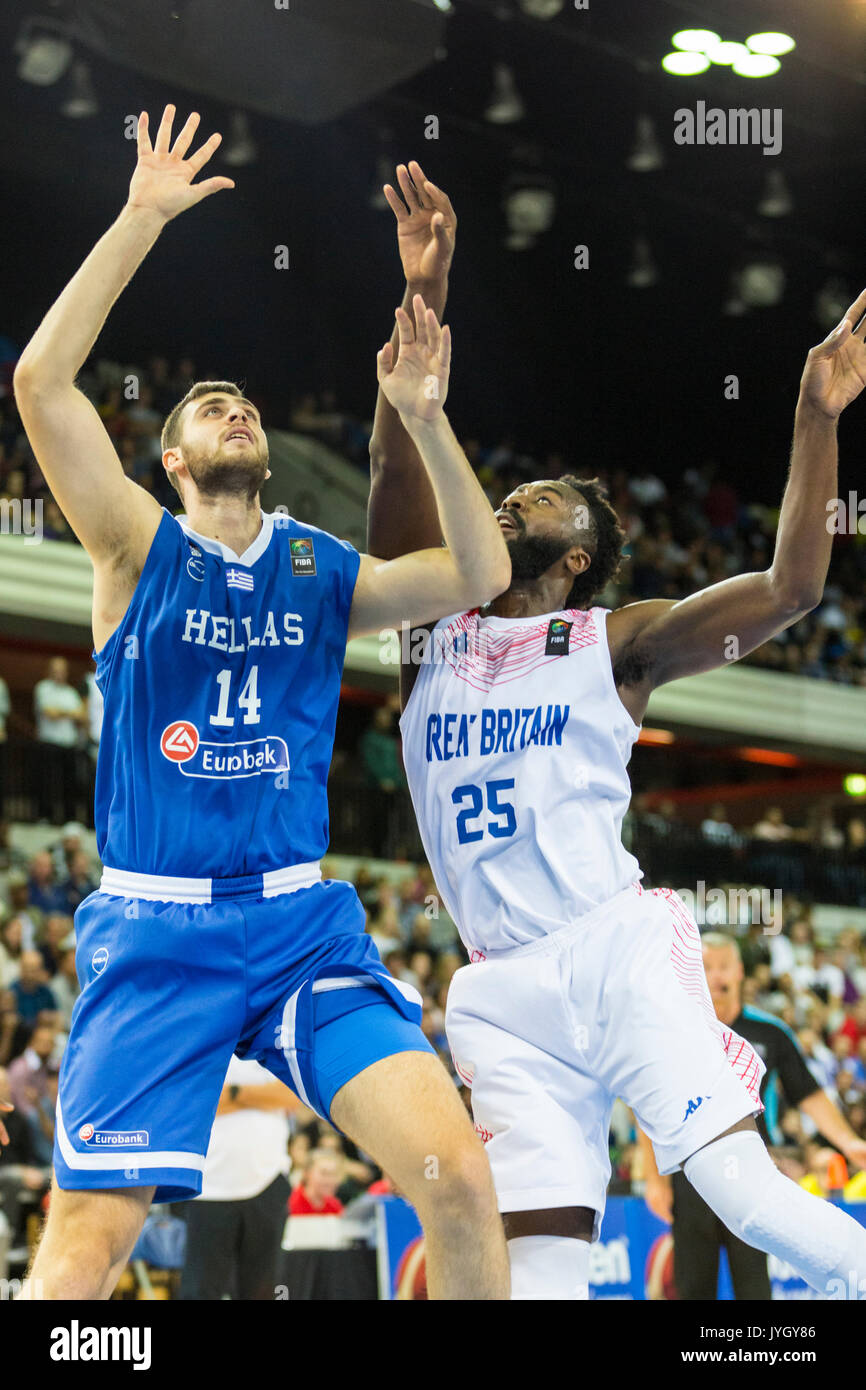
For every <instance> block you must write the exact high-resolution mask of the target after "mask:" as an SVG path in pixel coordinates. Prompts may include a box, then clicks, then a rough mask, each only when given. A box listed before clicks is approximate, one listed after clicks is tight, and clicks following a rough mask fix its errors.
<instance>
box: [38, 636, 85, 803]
mask: <svg viewBox="0 0 866 1390" xmlns="http://www.w3.org/2000/svg"><path fill="white" fill-rule="evenodd" d="M33 706H34V712H35V715H36V739H37V742H38V743H39V744H40V745H41V750H42V758H41V766H40V767H39V768H38V777H39V780H38V789H37V792H38V802H39V815H40V819H42V820H50V819H51V818H52V815H53V814H54V813H55V807H56V804H57V801H58V800H59V801H60V803H61V804H62V807H63V813H62V818H63V819H64V820H72V818H73V817H74V815H75V812H76V810H77V802H78V771H77V747H78V743H79V736H80V734H81V732H82V730H84V729H85V728H86V726H87V711H86V709H85V707H84V701H83V700H82V698H81V696H80V695H79V693H78V691H77V690H76V689H75V687H74V686H72V685H70V683H69V666H68V663H67V661H66V659H65V657H62V656H55V657H52V659H51V661H50V662H49V663H48V674H47V676H46V677H45V679H44V680H41V681H37V683H36V686H35V688H34V691H33Z"/></svg>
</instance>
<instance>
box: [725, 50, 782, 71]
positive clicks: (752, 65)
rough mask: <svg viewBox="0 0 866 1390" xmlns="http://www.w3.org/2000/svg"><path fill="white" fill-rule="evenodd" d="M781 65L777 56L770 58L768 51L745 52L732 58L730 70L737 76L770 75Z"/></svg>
mask: <svg viewBox="0 0 866 1390" xmlns="http://www.w3.org/2000/svg"><path fill="white" fill-rule="evenodd" d="M781 66H782V64H781V63H780V62H779V60H778V58H772V57H771V56H770V55H769V53H746V54H745V55H744V56H743V57H742V58H736V59H735V60H734V62H733V63H732V64H731V72H735V73H736V74H737V75H738V77H772V76H773V73H774V72H778V71H779V68H780V67H781Z"/></svg>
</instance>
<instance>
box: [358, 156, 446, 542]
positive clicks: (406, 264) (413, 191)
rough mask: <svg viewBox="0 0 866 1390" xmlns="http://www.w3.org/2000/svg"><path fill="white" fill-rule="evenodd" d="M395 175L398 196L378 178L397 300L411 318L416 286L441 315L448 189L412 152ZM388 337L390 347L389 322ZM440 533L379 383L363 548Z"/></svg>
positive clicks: (429, 494)
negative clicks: (387, 212)
mask: <svg viewBox="0 0 866 1390" xmlns="http://www.w3.org/2000/svg"><path fill="white" fill-rule="evenodd" d="M397 182H398V183H399V185H400V189H401V190H402V193H403V198H405V203H404V201H403V199H402V198H401V197H400V195H399V193H397V192H396V190H395V189H394V188H392V186H391V185H390V184H386V185H385V196H386V198H387V199H388V202H389V203H390V205H391V207H392V209H393V211H394V216H395V217H396V219H397V247H398V250H399V252H400V260H401V262H402V265H403V273H404V275H405V277H406V293H405V295H404V297H403V304H402V308H403V310H404V312H405V313H406V314H408V316H409V318H410V319H413V310H412V302H413V299H414V296H415V295H416V294H420V295H421V297H422V298H423V300H424V302H425V304H426V305H427V307H428V308H429V309H432V310H433V312H434V313H435V315H436V317H437V318H438V320H439V322H440V323H441V322H442V317H443V314H444V311H445V301H446V298H447V294H448V271H449V267H450V265H451V258H452V256H453V254H454V236H455V232H456V229H457V218H456V217H455V215H454V209H453V208H452V206H451V203H450V201H449V199H448V197H447V195H446V194H444V193H443V192H442V191H441V189H439V188H437V187H436V185H435V184H433V183H431V182H430V180H429V179H428V178H426V176H425V174H424V171H423V169H422V168H421V166H420V164H418V163H417V162H416V161H415V160H413V161H412V162H411V163H410V164H409V166H408V168H407V167H406V165H405V164H401V165H399V166H398V168H397ZM413 322H414V319H413ZM391 343H392V347H393V350H394V351H395V353H396V350H397V346H398V337H397V328H396V326H395V329H394V337H393V338H392V339H391ZM441 540H442V529H441V526H440V521H439V512H438V508H437V506H436V496H435V493H434V491H433V487H432V484H431V482H430V479H429V477H428V475H427V470H426V469H425V467H424V464H423V463H422V461H421V456H420V454H419V453H418V450H417V448H416V446H415V443H414V441H413V440H412V438H411V436H410V435H409V434H408V433H407V431H406V430H405V429H404V427H403V425H402V423H401V421H400V416H399V414H398V412H397V411H396V410H395V409H394V407H393V406H392V405H391V402H390V401H389V400H388V397H387V396H386V394H385V393H384V391H383V390H382V389H381V387H380V389H379V394H378V397H377V399H376V416H375V420H374V423H373V434H372V438H371V440H370V500H369V503H368V508H367V549H368V550H369V551H370V552H371V553H372V554H374V555H381V556H383V557H384V558H385V559H387V560H392V559H394V557H395V556H397V555H405V554H406V553H407V552H408V551H411V550H418V549H422V548H425V547H429V546H436V545H439V544H440V543H441Z"/></svg>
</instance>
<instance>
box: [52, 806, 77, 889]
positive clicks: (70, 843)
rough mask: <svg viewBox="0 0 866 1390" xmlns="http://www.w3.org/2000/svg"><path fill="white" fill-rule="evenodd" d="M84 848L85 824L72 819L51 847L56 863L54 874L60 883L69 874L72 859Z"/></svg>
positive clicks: (54, 862) (53, 860) (53, 859)
mask: <svg viewBox="0 0 866 1390" xmlns="http://www.w3.org/2000/svg"><path fill="white" fill-rule="evenodd" d="M83 848H84V826H83V825H79V823H78V821H74V820H71V821H69V822H68V823H67V824H66V825H64V827H63V829H62V830H61V832H60V839H59V840H57V841H56V842H55V843H54V844H53V845H51V846H50V847H49V852H50V854H51V859H52V862H53V864H54V875H55V878H56V880H57V882H58V883H62V882H63V880H64V879H65V878H66V877H67V875H68V874H69V863H70V860H71V858H72V856H73V854H75V852H76V851H77V850H80V849H83Z"/></svg>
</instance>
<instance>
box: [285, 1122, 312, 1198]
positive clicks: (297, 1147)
mask: <svg viewBox="0 0 866 1390" xmlns="http://www.w3.org/2000/svg"><path fill="white" fill-rule="evenodd" d="M312 1151H313V1146H312V1144H311V1143H310V1136H309V1134H308V1133H307V1131H306V1130H305V1129H299V1130H297V1131H296V1132H295V1133H294V1134H293V1135H292V1137H291V1139H290V1140H289V1159H290V1160H291V1165H292V1166H291V1168H290V1169H289V1186H290V1187H291V1188H293V1189H294V1188H296V1187H297V1186H298V1183H300V1182H301V1181H302V1180H303V1176H304V1173H305V1172H306V1170H307V1163H308V1162H309V1158H310V1154H311V1153H312Z"/></svg>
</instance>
